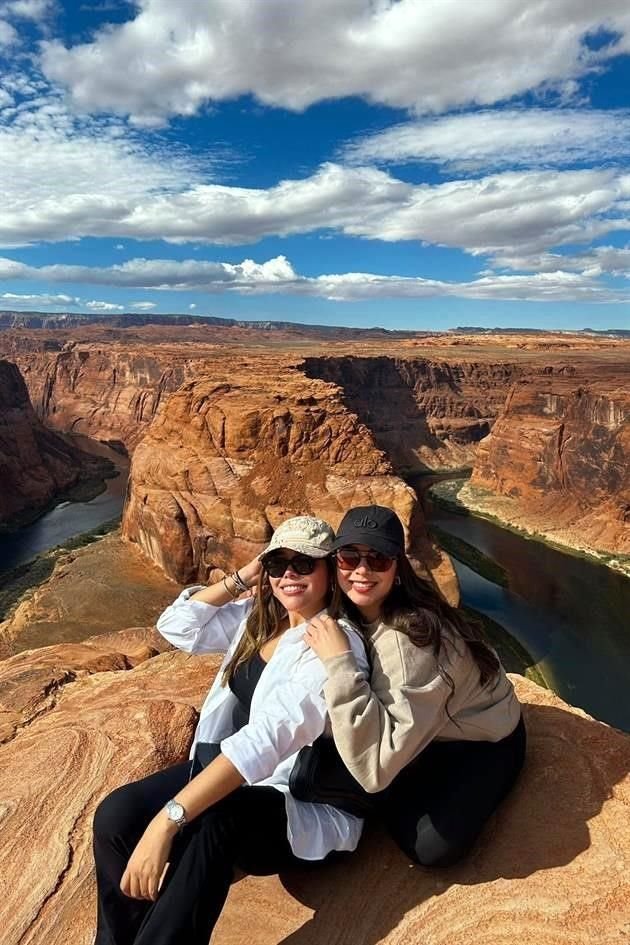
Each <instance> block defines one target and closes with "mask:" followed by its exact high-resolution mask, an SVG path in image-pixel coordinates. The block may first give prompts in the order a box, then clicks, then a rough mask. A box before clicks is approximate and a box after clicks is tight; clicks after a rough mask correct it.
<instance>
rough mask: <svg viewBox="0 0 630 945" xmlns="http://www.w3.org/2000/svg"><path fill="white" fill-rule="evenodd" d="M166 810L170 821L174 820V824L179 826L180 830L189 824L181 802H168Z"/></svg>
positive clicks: (165, 806)
mask: <svg viewBox="0 0 630 945" xmlns="http://www.w3.org/2000/svg"><path fill="white" fill-rule="evenodd" d="M164 810H165V811H166V816H167V817H168V819H169V820H172V821H173V823H174V824H177V826H178V827H179V829H180V830H181V829H182V828H183V827H185V826H186V824H187V823H188V821H187V820H186V811H185V810H184V808H183V806H182V805H181V804H180V803H179V801H167V802H166V804H165V805H164Z"/></svg>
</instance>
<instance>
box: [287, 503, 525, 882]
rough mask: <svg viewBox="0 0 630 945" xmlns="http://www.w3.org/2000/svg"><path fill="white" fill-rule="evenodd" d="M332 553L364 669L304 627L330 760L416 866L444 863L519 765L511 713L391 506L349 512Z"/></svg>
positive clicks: (515, 709) (321, 628) (498, 681)
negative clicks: (328, 731) (318, 671)
mask: <svg viewBox="0 0 630 945" xmlns="http://www.w3.org/2000/svg"><path fill="white" fill-rule="evenodd" d="M333 549H334V550H335V551H336V557H337V580H338V583H339V587H340V589H341V591H342V592H343V595H344V602H343V609H344V611H345V613H346V615H347V616H348V617H349V618H350V620H352V621H353V622H354V623H355V624H356V625H357V626H360V627H361V628H362V631H363V634H364V636H365V640H366V643H367V648H368V655H369V657H370V662H371V675H370V678H369V680H366V678H365V675H364V674H361V672H360V670H359V668H358V666H357V664H356V660H355V657H354V655H353V654H352V652H350V650H349V648H348V642H347V637H346V636H345V635H344V634H343V633H342V632H341V631H340V630H339V628H338V627H337V625H336V622H335V621H334V620H333V619H332V618H331V617H329V616H324V617H318V618H315V619H314V620H313V621H311V624H310V626H309V629H308V630H307V632H306V634H305V639H306V641H307V642H308V643H309V645H310V646H311V647H312V649H313V650H314V651H315V652H316V653H317V655H318V656H319V657H320V659H321V660H322V662H323V663H324V666H325V668H326V671H327V676H328V679H327V682H326V684H325V686H324V694H325V697H326V702H327V706H328V711H329V715H330V719H331V724H332V731H333V736H334V740H335V744H336V746H337V749H338V752H339V755H340V756H341V759H342V760H343V762H344V764H345V768H346V769H347V771H348V772H350V774H351V775H352V776H353V779H354V784H355V787H357V788H358V789H359V790H361V789H362V790H363V791H365V792H368V793H369V794H370V795H372V804H373V808H374V809H375V810H376V812H377V813H378V814H379V815H380V816H381V818H382V819H383V820H384V821H385V823H386V824H387V825H388V827H389V829H390V832H391V834H392V836H393V837H394V839H395V840H396V841H397V842H398V844H399V845H400V846H401V848H402V849H403V850H404V851H405V852H406V853H407V854H408V855H409V856H410V857H411V858H412V859H413V860H414V861H416V862H417V863H420V864H422V865H425V866H446V865H450V864H451V863H453V862H455V861H456V860H458V859H459V858H460V857H461V856H463V855H464V854H465V853H466V852H467V851H468V850H469V849H470V847H471V846H472V844H473V843H474V841H475V839H476V838H477V836H478V834H479V832H480V831H481V828H482V826H483V824H484V823H485V821H486V820H487V819H488V817H489V816H490V815H491V814H492V813H493V811H494V810H495V809H496V807H497V806H498V804H499V803H500V802H501V800H502V799H503V798H504V797H505V796H506V794H507V793H508V791H509V790H510V788H511V787H512V785H513V784H514V782H515V780H516V778H517V776H518V773H519V771H520V769H521V767H522V765H523V760H524V755H525V728H524V725H523V721H522V718H521V710H520V705H519V703H518V701H517V699H516V696H515V694H514V690H513V688H512V684H511V683H510V681H509V679H508V678H507V676H506V674H505V671H504V669H503V667H502V665H501V663H500V662H499V659H498V657H497V656H496V654H495V653H494V651H493V650H492V649H491V648H490V647H489V646H487V644H485V643H484V642H483V640H482V639H481V638H480V636H479V634H478V633H477V631H476V630H475V629H474V628H473V627H471V626H470V625H469V624H468V623H467V622H466V621H465V620H464V619H463V618H462V617H461V615H460V614H459V613H458V612H457V611H456V610H455V609H454V608H452V607H450V606H449V605H448V604H447V603H446V602H445V601H444V600H443V599H442V598H441V597H440V596H439V594H438V593H437V592H436V591H435V590H434V589H433V587H432V586H431V585H430V584H429V582H427V581H425V580H423V579H422V578H419V577H418V576H417V575H416V574H415V572H414V571H413V568H412V567H411V564H410V563H409V559H408V558H407V557H406V555H405V551H404V531H403V527H402V524H401V522H400V520H399V519H398V517H397V516H396V514H395V513H394V512H393V511H392V510H391V509H387V508H383V507H382V506H368V507H362V508H355V509H351V510H350V511H349V512H348V513H347V514H346V516H345V517H344V519H343V521H342V523H341V525H340V528H339V532H338V534H337V539H336V541H335V543H334V545H333ZM356 782H358V784H356ZM359 785H360V788H359Z"/></svg>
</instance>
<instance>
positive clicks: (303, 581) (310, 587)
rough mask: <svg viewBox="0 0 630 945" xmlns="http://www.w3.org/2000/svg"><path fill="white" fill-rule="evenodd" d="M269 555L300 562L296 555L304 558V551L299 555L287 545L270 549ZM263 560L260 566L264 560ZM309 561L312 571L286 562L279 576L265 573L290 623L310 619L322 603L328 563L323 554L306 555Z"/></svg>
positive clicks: (325, 588) (321, 607) (327, 582)
mask: <svg viewBox="0 0 630 945" xmlns="http://www.w3.org/2000/svg"><path fill="white" fill-rule="evenodd" d="M272 554H273V558H274V559H276V558H283V559H284V560H285V561H289V562H290V561H292V560H293V559H294V558H297V562H296V564H298V565H299V564H300V559H305V558H306V557H307V556H306V555H300V554H298V553H297V552H296V551H291V550H290V549H289V548H278V549H277V550H274V551H273V553H272ZM270 558H271V555H269V557H268V558H267V561H263V566H265V565H266V564H267V562H268V561H269V559H270ZM308 561H309V562H312V563H313V566H314V567H313V571H312V572H311V573H310V574H300V573H299V571H298V570H297V569H296V567H295V566H293V565H291V564H289V565H288V566H287V569H286V571H285V572H284V574H282V575H281V576H280V577H272V576H271V574H269V583H270V585H271V590H272V593H273V596H274V597H275V598H277V600H279V601H280V603H281V604H282V606H283V607H284V608H285V610H286V611H287V613H288V615H289V621H290V623H291V625H292V626H295V625H297V624H298V623H301V622H302V621H303V620H310V618H311V617H314V616H315V614H317V613H319V611H320V610H323V609H324V607H325V606H326V599H327V596H328V587H329V584H330V576H329V572H328V566H327V564H326V561H325V559H324V558H309V559H308ZM300 570H301V568H300Z"/></svg>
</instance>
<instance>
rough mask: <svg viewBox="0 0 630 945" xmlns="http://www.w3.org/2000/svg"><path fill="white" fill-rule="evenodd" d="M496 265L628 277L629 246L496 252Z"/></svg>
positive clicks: (520, 268) (537, 270) (528, 269)
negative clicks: (552, 250) (524, 252)
mask: <svg viewBox="0 0 630 945" xmlns="http://www.w3.org/2000/svg"><path fill="white" fill-rule="evenodd" d="M492 262H493V265H494V266H495V267H496V268H498V269H514V270H520V271H525V272H555V271H556V270H557V269H565V270H568V271H578V272H584V273H587V274H589V275H591V276H598V275H602V274H603V273H606V274H608V275H611V276H624V277H630V246H623V247H620V246H595V247H593V249H590V250H587V251H586V252H583V253H567V254H561V253H533V254H531V255H524V256H519V255H515V256H510V255H503V254H497V255H495V256H494V257H493V259H492Z"/></svg>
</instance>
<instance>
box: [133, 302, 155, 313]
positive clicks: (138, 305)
mask: <svg viewBox="0 0 630 945" xmlns="http://www.w3.org/2000/svg"><path fill="white" fill-rule="evenodd" d="M131 307H132V308H133V309H134V310H135V311H136V312H152V311H153V309H154V308H157V303H156V302H134V303H133V305H132V306H131Z"/></svg>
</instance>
